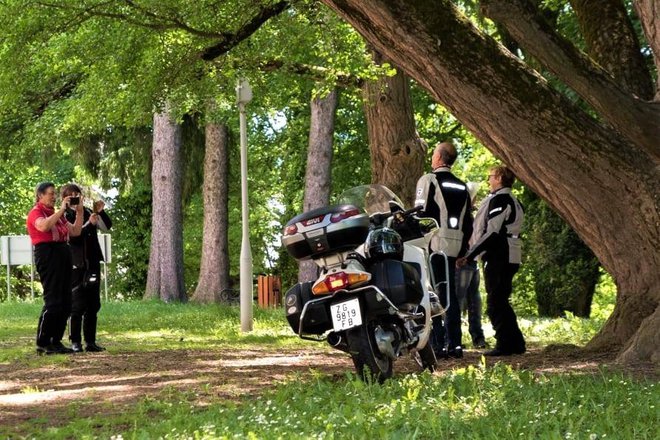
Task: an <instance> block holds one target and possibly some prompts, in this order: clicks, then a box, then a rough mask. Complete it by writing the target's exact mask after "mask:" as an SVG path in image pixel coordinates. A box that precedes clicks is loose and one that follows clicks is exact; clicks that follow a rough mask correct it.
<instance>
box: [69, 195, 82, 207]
mask: <svg viewBox="0 0 660 440" xmlns="http://www.w3.org/2000/svg"><path fill="white" fill-rule="evenodd" d="M79 203H80V197H79V196H76V197H71V198H70V199H69V205H71V206H76V205H77V204H79Z"/></svg>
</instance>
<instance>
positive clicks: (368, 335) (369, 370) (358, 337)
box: [346, 322, 393, 383]
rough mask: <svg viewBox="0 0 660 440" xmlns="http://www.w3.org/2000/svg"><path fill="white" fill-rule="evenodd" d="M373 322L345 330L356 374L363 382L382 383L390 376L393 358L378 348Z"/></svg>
mask: <svg viewBox="0 0 660 440" xmlns="http://www.w3.org/2000/svg"><path fill="white" fill-rule="evenodd" d="M375 330H376V326H375V325H374V323H373V322H370V323H366V324H364V325H361V326H359V327H355V328H352V329H349V330H347V331H346V342H347V343H348V351H349V353H350V354H351V359H353V365H355V370H356V371H357V373H358V375H359V376H360V377H361V378H362V380H364V381H365V382H370V381H377V382H378V383H383V382H385V380H387V379H389V378H390V377H392V364H393V360H392V359H391V358H389V357H388V356H386V355H384V354H383V353H381V352H380V350H378V346H377V345H376V339H375V337H374V332H375Z"/></svg>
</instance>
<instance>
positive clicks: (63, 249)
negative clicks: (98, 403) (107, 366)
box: [27, 182, 83, 354]
mask: <svg viewBox="0 0 660 440" xmlns="http://www.w3.org/2000/svg"><path fill="white" fill-rule="evenodd" d="M35 192H36V204H35V205H34V207H33V208H32V209H31V210H30V212H29V214H28V217H27V230H28V234H29V235H30V239H31V241H32V246H33V247H34V261H35V264H36V266H37V272H38V273H39V277H40V279H41V285H42V286H43V289H44V307H43V309H42V310H41V315H40V316H39V326H38V329H37V353H39V354H56V353H71V352H72V350H71V349H70V348H68V347H66V346H64V344H62V337H64V331H65V329H66V321H67V319H68V317H69V313H70V311H71V251H70V250H69V245H68V240H69V237H70V236H71V237H75V236H78V235H80V232H81V230H82V221H83V210H82V203H80V200H78V204H77V205H75V203H74V202H75V199H74V200H72V197H65V198H63V199H62V205H61V206H60V208H59V209H57V210H56V209H55V200H56V196H55V184H53V183H52V182H42V183H40V184H39V185H37V188H36V191H35ZM74 205H75V218H74V221H73V222H72V223H69V222H68V221H67V220H66V218H65V217H64V212H65V211H66V209H67V208H68V207H69V206H74Z"/></svg>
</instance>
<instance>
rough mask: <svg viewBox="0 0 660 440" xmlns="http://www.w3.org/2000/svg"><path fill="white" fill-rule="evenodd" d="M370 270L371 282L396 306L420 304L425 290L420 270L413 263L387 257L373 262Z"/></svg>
mask: <svg viewBox="0 0 660 440" xmlns="http://www.w3.org/2000/svg"><path fill="white" fill-rule="evenodd" d="M369 271H370V272H371V283H372V284H373V285H374V286H376V287H378V288H379V289H380V290H381V291H382V292H383V293H384V294H385V295H387V297H388V298H389V299H390V301H392V302H393V303H394V305H395V306H400V305H401V304H405V303H410V304H419V302H420V301H421V300H422V297H423V296H424V291H423V289H422V283H421V281H420V278H419V272H417V270H415V268H414V267H413V266H412V265H410V264H408V263H405V262H402V261H398V260H391V259H387V260H382V261H379V262H376V263H374V264H372V265H371V267H370V270H369ZM378 305H381V304H378ZM370 306H376V304H373V305H372V304H370Z"/></svg>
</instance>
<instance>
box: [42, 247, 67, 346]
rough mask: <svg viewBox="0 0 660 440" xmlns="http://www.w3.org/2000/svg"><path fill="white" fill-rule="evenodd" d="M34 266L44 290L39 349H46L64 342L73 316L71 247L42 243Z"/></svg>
mask: <svg viewBox="0 0 660 440" xmlns="http://www.w3.org/2000/svg"><path fill="white" fill-rule="evenodd" d="M34 262H35V265H36V266H37V272H38V273H39V278H40V279H41V285H42V286H43V289H44V307H43V308H42V309H41V315H40V316H39V325H38V328H37V345H39V346H41V347H45V346H47V345H50V344H52V343H57V342H60V341H61V340H62V337H64V331H65V330H66V321H67V319H68V318H69V313H70V312H71V267H72V263H71V251H70V250H69V245H68V244H67V243H40V244H38V245H36V246H35V247H34Z"/></svg>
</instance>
